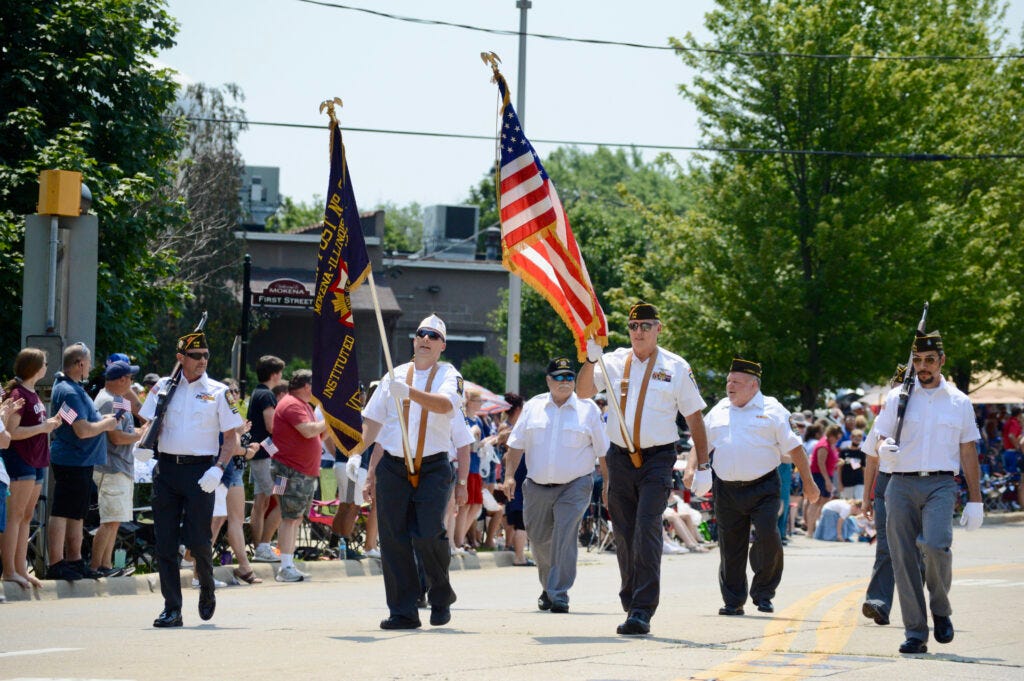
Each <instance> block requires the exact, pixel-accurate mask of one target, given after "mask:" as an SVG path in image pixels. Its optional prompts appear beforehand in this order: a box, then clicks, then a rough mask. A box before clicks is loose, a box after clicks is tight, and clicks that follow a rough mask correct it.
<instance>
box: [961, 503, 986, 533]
mask: <svg viewBox="0 0 1024 681" xmlns="http://www.w3.org/2000/svg"><path fill="white" fill-rule="evenodd" d="M983 520H985V506H984V504H982V503H981V502H980V501H968V502H967V504H966V505H965V506H964V512H963V513H961V514H960V525H961V526H962V527H963V528H964V529H965V530H967V531H968V532H973V531H974V530H976V529H978V528H979V527H981V523H982V521H983Z"/></svg>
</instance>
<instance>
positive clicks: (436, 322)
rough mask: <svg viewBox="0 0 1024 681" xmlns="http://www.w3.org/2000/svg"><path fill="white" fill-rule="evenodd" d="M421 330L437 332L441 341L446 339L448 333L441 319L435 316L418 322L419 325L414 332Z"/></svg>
mask: <svg viewBox="0 0 1024 681" xmlns="http://www.w3.org/2000/svg"><path fill="white" fill-rule="evenodd" d="M421 329H429V330H430V331H436V332H438V333H439V334H441V340H445V339H446V338H447V337H448V331H447V328H446V327H445V325H444V322H443V321H441V318H440V317H438V316H437V315H436V314H432V315H430V316H429V317H427V318H426V319H424V320H423V321H422V322H420V325H419V326H418V327H416V330H417V331H420V330H421Z"/></svg>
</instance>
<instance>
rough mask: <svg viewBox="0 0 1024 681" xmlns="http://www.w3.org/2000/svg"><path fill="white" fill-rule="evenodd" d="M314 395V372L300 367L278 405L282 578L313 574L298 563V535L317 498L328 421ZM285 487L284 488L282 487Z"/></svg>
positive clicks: (279, 575) (275, 461) (297, 579)
mask: <svg viewBox="0 0 1024 681" xmlns="http://www.w3.org/2000/svg"><path fill="white" fill-rule="evenodd" d="M311 399H313V372H311V371H309V370H308V369H299V370H298V371H296V372H295V373H293V374H292V377H291V379H289V381H288V394H287V395H285V396H284V397H283V398H281V401H280V402H278V403H277V407H276V408H275V409H274V435H273V438H274V446H275V447H277V450H278V451H277V454H275V455H274V459H273V462H272V463H271V473H272V474H273V476H274V493H275V494H276V495H277V498H278V502H279V504H280V506H281V527H280V529H278V533H277V538H278V547H279V548H280V549H281V569H280V570H278V573H277V577H276V579H277V581H279V582H301V581H302V580H303V579H305V578H306V577H308V576H309V575H308V574H306V573H305V572H302V571H300V570H298V569H297V568H296V567H295V555H294V554H295V537H296V534H298V530H299V524H300V523H301V522H302V517H303V516H304V515H305V514H306V512H307V511H308V510H309V505H310V503H311V502H312V501H313V491H314V490H315V489H316V483H317V480H319V477H320V436H321V434H322V433H323V432H324V431H325V430H326V428H327V423H326V422H325V421H318V420H317V418H316V416H315V415H314V414H313V408H312V407H311V406H309V401H310V400H311ZM282 488H283V489H282Z"/></svg>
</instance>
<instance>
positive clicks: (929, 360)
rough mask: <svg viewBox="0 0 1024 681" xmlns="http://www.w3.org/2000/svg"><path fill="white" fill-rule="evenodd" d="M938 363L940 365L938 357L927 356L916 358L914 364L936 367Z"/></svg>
mask: <svg viewBox="0 0 1024 681" xmlns="http://www.w3.org/2000/svg"><path fill="white" fill-rule="evenodd" d="M938 363H939V358H938V356H937V355H927V356H925V357H915V358H914V364H917V365H921V364H924V365H925V366H929V367H930V366H935V365H936V364H938Z"/></svg>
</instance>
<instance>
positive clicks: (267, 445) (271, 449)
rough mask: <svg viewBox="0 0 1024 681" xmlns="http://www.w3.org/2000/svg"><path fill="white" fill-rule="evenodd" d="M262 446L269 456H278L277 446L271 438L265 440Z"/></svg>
mask: <svg viewBox="0 0 1024 681" xmlns="http://www.w3.org/2000/svg"><path fill="white" fill-rule="evenodd" d="M260 446H261V447H263V450H264V451H265V452H266V453H267V454H270V456H274V454H277V445H275V444H274V440H273V439H271V438H269V437H268V438H267V439H265V440H264V441H263V442H261V443H260Z"/></svg>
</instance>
